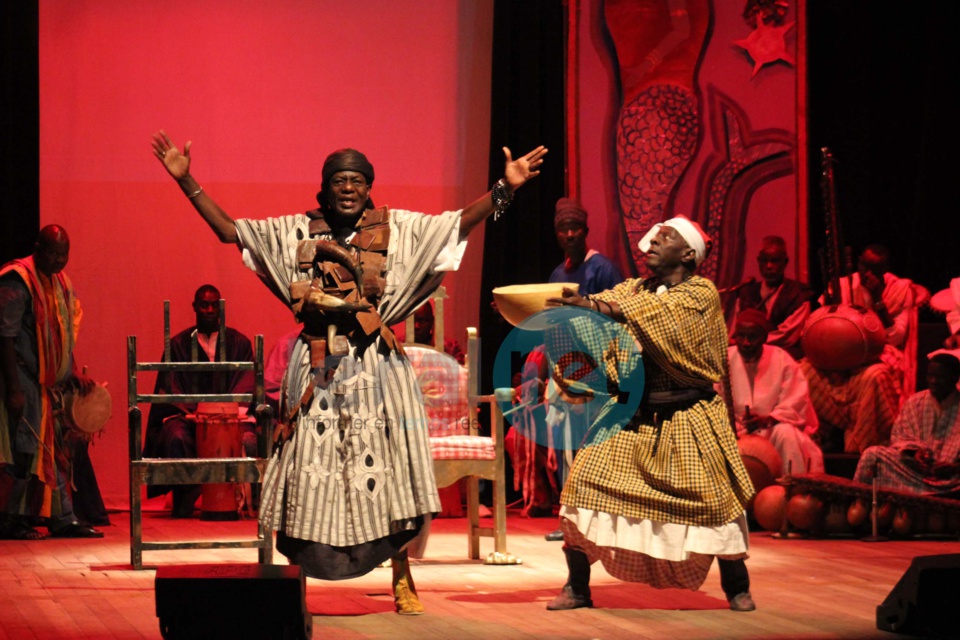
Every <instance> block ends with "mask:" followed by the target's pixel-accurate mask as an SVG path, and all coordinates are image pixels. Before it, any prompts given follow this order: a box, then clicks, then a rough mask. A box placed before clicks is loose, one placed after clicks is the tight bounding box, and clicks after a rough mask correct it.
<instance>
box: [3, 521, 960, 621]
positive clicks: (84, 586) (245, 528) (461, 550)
mask: <svg viewBox="0 0 960 640" xmlns="http://www.w3.org/2000/svg"><path fill="white" fill-rule="evenodd" d="M111 518H112V520H113V525H112V526H109V527H105V532H106V538H105V539H103V540H54V539H48V540H43V541H37V542H20V541H0V637H2V638H12V639H17V640H20V639H27V638H58V639H62V638H159V637H160V633H159V626H158V624H157V618H156V615H155V602H154V592H153V583H154V574H155V571H154V570H151V569H155V568H156V566H158V565H164V564H190V563H211V562H214V563H237V562H254V561H255V560H256V552H255V551H254V550H249V549H242V550H202V551H196V550H191V551H149V552H145V554H144V562H145V564H146V565H147V566H148V567H150V569H145V570H143V571H133V570H132V569H131V568H130V564H129V562H130V559H129V518H128V514H126V513H118V514H112V516H111ZM555 524H556V521H555V520H554V519H549V518H548V519H525V518H522V517H520V516H519V515H518V514H515V513H512V512H511V514H510V516H509V523H508V533H509V536H508V543H509V548H510V551H511V552H512V553H514V554H516V555H518V556H520V557H521V558H522V559H523V564H522V565H520V566H484V565H483V564H481V563H480V562H475V561H469V560H467V559H466V534H465V533H464V525H465V521H464V520H461V519H445V520H437V521H435V522H434V526H433V531H432V534H431V537H430V541H429V544H428V548H427V553H426V557H425V558H424V559H423V560H421V561H418V562H417V563H416V564H415V566H414V567H413V575H414V577H415V579H416V583H417V587H418V590H419V593H420V598H421V600H422V601H423V603H424V605H425V607H426V609H427V614H426V615H423V616H419V617H412V618H411V617H401V616H398V615H396V614H395V613H393V603H392V598H391V596H390V569H385V568H378V569H376V570H374V571H373V572H371V573H370V574H368V575H366V576H364V577H362V578H357V579H354V580H349V581H344V582H321V581H318V580H313V579H308V581H307V607H308V610H309V611H310V613H311V614H312V615H313V621H314V631H313V636H314V637H315V638H324V639H327V640H333V639H345V640H346V639H349V640H354V639H359V638H390V639H402V638H417V639H418V640H428V639H431V638H455V639H456V640H470V639H473V638H478V639H479V638H482V639H484V640H491V639H501V638H583V639H588V638H605V639H606V638H676V639H683V640H689V639H693V638H791V639H794V638H857V639H866V638H898V637H904V636H897V635H894V634H889V633H885V632H880V631H877V629H876V619H875V615H876V606H877V605H878V604H879V603H880V602H882V601H883V600H884V598H886V596H887V595H888V594H889V593H890V590H891V589H892V588H893V586H894V585H895V584H896V582H897V581H898V580H899V579H900V577H901V576H902V575H903V573H904V571H905V570H906V569H907V567H908V566H909V565H910V562H911V560H912V558H914V557H915V556H921V555H933V554H944V553H958V552H960V544H958V543H957V542H955V541H907V542H904V541H900V542H881V543H867V542H862V541H859V540H818V541H811V540H774V539H772V538H771V537H770V536H769V534H767V533H764V532H757V533H754V534H753V535H752V536H751V557H750V559H749V560H748V566H749V569H750V575H751V580H752V583H753V584H752V591H753V595H754V599H755V600H756V602H757V606H758V610H757V611H755V612H752V613H734V612H732V611H729V610H728V609H727V606H726V601H725V600H724V598H723V593H722V591H721V590H720V584H719V576H718V573H717V568H716V565H714V567H713V569H712V570H711V573H710V575H709V576H708V578H707V581H706V583H705V584H704V586H703V589H702V590H701V591H699V592H688V591H674V590H667V591H657V590H654V589H650V588H648V587H646V586H644V585H636V584H625V583H621V582H618V581H616V580H614V579H612V578H611V577H609V576H608V575H607V574H606V572H604V571H603V569H602V568H600V567H599V566H598V565H595V566H594V569H593V579H592V581H591V584H592V587H593V599H594V602H595V607H596V608H594V609H580V610H576V611H564V612H549V611H546V610H545V609H544V605H545V603H546V602H547V601H548V600H549V599H550V598H552V597H553V596H554V595H555V593H556V592H557V591H558V590H559V588H560V587H561V585H562V584H563V582H564V580H565V578H566V569H565V564H564V561H563V554H562V552H561V550H560V546H561V543H558V542H546V541H545V540H544V539H543V534H544V533H546V532H547V531H550V530H551V529H553V528H554V526H555ZM253 527H254V524H253V523H252V522H250V521H246V522H233V523H211V522H201V521H199V520H171V519H170V518H169V517H168V516H167V514H166V513H165V512H161V511H157V512H152V513H146V514H145V517H144V531H145V534H144V537H145V539H147V540H160V539H164V538H168V539H169V538H170V537H171V536H172V534H173V533H176V532H179V534H178V535H180V536H181V537H184V538H187V539H203V538H205V537H209V534H210V533H211V532H214V534H215V535H224V534H225V535H234V534H235V535H236V536H237V537H238V538H242V537H247V536H249V535H250V532H251V531H253ZM184 532H187V533H184ZM172 537H176V536H172ZM490 545H491V541H490V540H488V539H485V540H484V541H483V549H482V551H483V553H484V554H485V553H487V552H488V551H489V550H490ZM283 561H284V560H283V558H278V559H277V562H283ZM253 609H254V607H253V606H250V607H248V610H251V611H252V610H253Z"/></svg>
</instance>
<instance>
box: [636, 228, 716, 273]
mask: <svg viewBox="0 0 960 640" xmlns="http://www.w3.org/2000/svg"><path fill="white" fill-rule="evenodd" d="M660 227H670V228H672V229H676V230H677V233H679V234H680V237H681V238H683V239H684V240H686V241H687V244H688V245H689V246H690V248H691V249H693V251H694V253H695V254H696V255H695V258H694V261H695V262H696V263H697V266H698V267H699V266H700V263H701V262H703V261H704V260H706V258H707V254H709V253H710V236H708V235H707V234H705V233H704V232H703V229H701V228H700V225H698V224H697V223H696V222H693V221H692V220H690V219H688V218H686V217H685V216H677V217H675V218H670V219H669V220H667V221H665V222H658V223H657V224H655V225H653V228H651V229H650V231H647V233H646V234H645V235H644V236H643V237H642V238H640V242H639V243H638V245H639V247H640V251H643V252H644V253H646V252H647V251H649V250H650V241H651V240H652V239H653V236H655V235H657V232H658V231H660Z"/></svg>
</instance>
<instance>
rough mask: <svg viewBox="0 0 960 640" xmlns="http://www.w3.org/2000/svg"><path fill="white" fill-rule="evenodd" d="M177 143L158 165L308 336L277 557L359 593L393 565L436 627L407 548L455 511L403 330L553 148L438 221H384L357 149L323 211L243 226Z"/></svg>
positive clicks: (396, 214) (279, 480)
mask: <svg viewBox="0 0 960 640" xmlns="http://www.w3.org/2000/svg"><path fill="white" fill-rule="evenodd" d="M190 144H191V143H190V142H187V143H186V145H185V146H184V150H183V152H182V153H181V151H180V150H179V149H178V148H177V147H176V146H174V144H173V143H172V142H171V140H170V138H169V137H168V136H167V135H166V133H164V132H163V131H160V132H157V133H156V134H154V136H153V153H154V155H155V156H156V158H157V159H158V160H160V162H161V163H163V165H164V167H165V168H166V170H167V172H168V173H169V174H170V175H171V176H172V177H173V178H174V179H175V180H176V181H177V183H178V184H179V186H180V188H181V189H182V190H183V192H184V194H185V195H186V196H187V198H189V200H190V202H191V204H192V205H193V206H194V208H195V209H196V210H197V211H198V212H199V213H200V215H201V217H202V218H203V219H204V220H205V221H206V222H207V224H208V225H209V226H210V228H211V229H213V231H214V233H216V235H217V237H218V238H219V239H220V241H221V242H224V243H236V244H237V246H238V247H239V248H240V250H241V252H242V254H243V262H244V264H246V265H247V266H248V267H250V268H251V269H253V270H254V271H255V272H256V273H257V275H258V276H259V277H260V278H261V280H262V281H263V282H264V283H265V284H266V285H267V287H268V288H269V289H270V290H271V292H273V294H274V295H276V296H277V297H278V298H280V300H281V301H282V302H283V303H284V304H286V305H287V306H289V307H290V309H291V310H292V311H293V312H294V314H295V316H296V319H297V320H298V321H299V322H302V323H303V325H304V328H303V332H302V333H301V334H300V337H299V338H298V339H297V342H296V344H295V345H294V347H293V351H292V353H291V357H290V364H289V366H288V367H287V372H286V376H285V380H284V383H283V389H281V406H280V415H279V420H280V427H279V428H278V431H277V435H276V438H275V443H274V451H273V455H272V456H271V459H270V462H269V465H268V468H267V471H266V476H265V479H264V487H263V496H262V498H261V508H260V518H261V520H262V521H263V522H264V523H265V524H266V525H268V526H269V527H270V528H272V529H274V530H276V531H277V550H278V551H280V552H281V553H282V554H284V555H285V556H286V557H287V558H289V559H290V561H291V563H294V564H298V565H300V566H301V567H302V568H303V571H304V573H306V574H307V575H309V576H312V577H317V578H323V579H330V580H335V579H344V578H350V577H354V576H359V575H362V574H364V573H367V572H368V571H370V570H371V569H373V568H374V567H376V566H377V565H379V564H381V563H382V562H384V561H386V560H388V559H391V558H392V563H391V564H392V567H393V589H394V600H395V606H396V610H397V612H398V613H400V614H405V615H417V614H420V613H423V606H422V604H421V603H420V600H419V598H418V597H417V593H416V589H415V587H414V584H413V580H412V578H411V576H410V565H409V561H408V559H407V552H406V546H407V545H408V544H409V543H410V542H411V540H413V538H414V537H416V535H417V533H418V532H420V531H421V529H422V528H423V527H424V523H425V522H427V521H429V518H430V517H431V515H432V514H434V513H437V512H439V511H440V501H439V498H438V496H437V488H436V482H435V480H434V476H433V460H432V458H431V455H430V446H429V442H428V436H427V420H426V415H425V413H424V407H423V401H422V398H421V396H420V393H419V391H418V387H417V381H416V376H415V374H414V372H413V369H412V367H411V365H410V363H409V362H408V361H407V359H406V358H405V357H404V355H403V352H402V350H401V348H400V346H399V345H398V343H397V341H396V339H395V338H394V336H393V334H392V333H391V331H390V329H389V326H390V325H392V324H395V323H397V322H399V321H400V320H402V319H403V318H405V317H406V316H407V315H409V314H410V313H411V312H412V311H413V310H414V309H415V308H416V307H417V305H419V304H420V303H421V302H423V301H424V300H425V299H426V298H427V297H428V296H429V295H430V293H431V292H432V291H433V290H434V289H435V288H436V287H437V286H439V284H440V281H441V280H442V278H443V275H444V273H446V272H447V271H453V270H456V269H457V267H458V265H459V262H460V258H461V256H462V255H463V251H464V250H465V248H466V243H465V240H466V238H467V236H468V235H469V233H470V231H471V230H473V229H474V228H475V227H476V226H477V225H478V224H479V223H481V222H483V221H484V220H485V219H486V218H487V216H489V215H490V214H492V213H494V212H495V211H497V212H503V211H505V210H506V208H507V206H508V205H509V204H510V202H511V200H512V198H513V194H514V192H515V191H516V190H517V189H518V188H520V187H521V186H522V185H523V184H524V183H526V182H527V181H528V180H530V179H531V178H533V177H535V176H536V175H538V174H539V169H540V166H541V164H542V163H543V156H544V155H545V154H546V153H547V150H546V149H545V148H544V147H542V146H541V147H537V148H536V149H534V150H533V151H531V152H530V153H528V154H526V155H524V156H521V157H520V158H517V159H513V157H512V155H511V153H510V150H509V149H507V148H506V147H504V154H505V156H506V163H505V167H504V177H503V178H502V179H500V180H498V181H497V182H496V183H495V184H494V186H493V188H492V190H491V191H490V192H488V193H486V194H484V195H483V196H481V197H480V198H479V199H478V200H476V201H475V202H473V203H472V204H469V205H467V206H466V207H465V208H464V209H462V210H460V211H449V212H446V213H442V214H439V215H424V214H422V213H415V212H411V211H405V210H400V209H388V208H387V207H380V208H373V202H372V201H371V199H370V194H371V191H372V188H373V182H374V168H373V165H372V164H371V163H370V162H369V161H368V160H367V158H366V156H365V155H364V154H362V153H360V152H359V151H356V150H354V149H340V150H338V151H335V152H333V153H331V154H330V155H329V156H328V157H327V159H326V161H325V162H324V163H323V168H322V180H321V184H320V191H319V193H318V194H317V203H318V204H319V207H318V208H316V209H312V210H310V211H307V212H305V213H299V214H295V215H287V216H281V217H277V218H268V219H265V220H252V219H251V220H237V221H234V220H233V219H232V218H231V217H230V216H229V215H227V214H226V213H225V212H224V211H223V209H221V208H220V207H219V206H218V205H217V203H216V202H214V201H213V199H212V198H211V197H210V194H208V193H207V192H205V191H204V190H203V188H202V187H201V186H200V184H199V183H198V182H197V181H196V180H195V179H194V177H193V176H192V175H191V173H190Z"/></svg>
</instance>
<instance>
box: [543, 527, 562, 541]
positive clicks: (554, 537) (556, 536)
mask: <svg viewBox="0 0 960 640" xmlns="http://www.w3.org/2000/svg"><path fill="white" fill-rule="evenodd" d="M543 539H544V540H546V541H547V542H563V531H561V530H560V529H557V530H555V531H551V532H550V533H548V534H546V535H545V536H543Z"/></svg>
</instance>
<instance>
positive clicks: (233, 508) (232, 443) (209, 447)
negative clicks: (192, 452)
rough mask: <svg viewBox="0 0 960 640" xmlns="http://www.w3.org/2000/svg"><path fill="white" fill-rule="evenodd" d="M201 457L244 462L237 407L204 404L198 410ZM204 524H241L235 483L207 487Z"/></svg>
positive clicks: (204, 490)
mask: <svg viewBox="0 0 960 640" xmlns="http://www.w3.org/2000/svg"><path fill="white" fill-rule="evenodd" d="M196 420H197V457H198V458H241V457H243V445H242V443H241V433H240V415H239V413H238V410H237V405H236V404H231V403H201V404H200V405H199V406H198V407H197V415H196ZM201 495H202V496H203V501H202V502H201V510H200V519H201V520H239V519H240V513H239V511H238V508H237V490H236V486H235V485H234V484H233V483H226V482H225V483H213V484H204V485H203V488H202V494H201Z"/></svg>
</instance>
